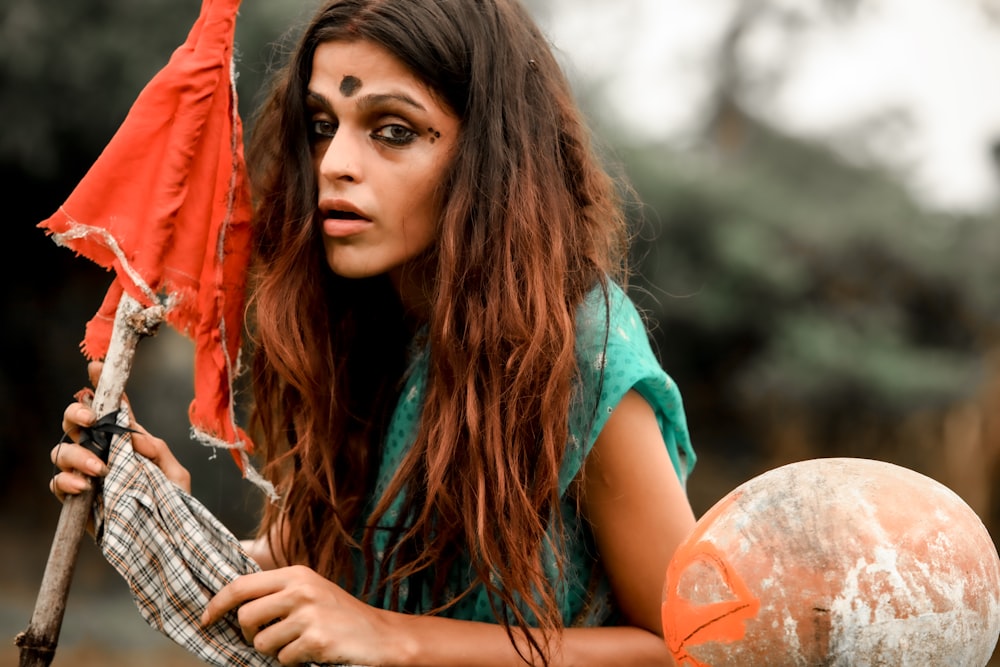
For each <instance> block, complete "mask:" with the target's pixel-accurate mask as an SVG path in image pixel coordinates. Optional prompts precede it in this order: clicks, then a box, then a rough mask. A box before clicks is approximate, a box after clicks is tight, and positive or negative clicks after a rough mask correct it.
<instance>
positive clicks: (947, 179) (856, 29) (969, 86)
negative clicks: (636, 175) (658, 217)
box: [543, 0, 1000, 211]
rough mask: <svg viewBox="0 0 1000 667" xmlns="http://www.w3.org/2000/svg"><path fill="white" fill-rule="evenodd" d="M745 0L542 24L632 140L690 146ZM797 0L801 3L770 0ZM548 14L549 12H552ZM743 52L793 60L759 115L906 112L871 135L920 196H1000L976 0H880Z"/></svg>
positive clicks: (841, 128) (987, 37)
mask: <svg viewBox="0 0 1000 667" xmlns="http://www.w3.org/2000/svg"><path fill="white" fill-rule="evenodd" d="M741 1H743V0H618V1H616V2H608V1H607V0H548V2H547V3H546V4H547V7H548V9H547V10H546V11H548V12H549V16H550V17H551V18H553V19H555V18H557V19H558V20H551V21H547V22H546V29H547V30H548V32H549V35H550V36H551V37H552V39H553V41H554V42H555V44H556V46H557V47H558V48H559V49H560V50H561V51H563V54H564V61H565V64H566V65H567V67H568V68H569V69H570V72H571V75H572V76H574V77H584V78H590V77H593V78H596V79H598V80H601V81H603V82H604V83H605V85H606V86H607V88H606V89H605V90H606V93H605V94H606V96H607V99H608V100H609V101H611V102H612V104H613V105H614V108H615V109H616V111H617V114H618V115H619V117H620V118H621V120H622V122H624V123H626V124H628V126H629V129H630V132H632V133H634V134H635V135H636V136H640V137H641V136H651V137H660V138H664V137H665V138H668V139H670V140H672V141H676V142H679V143H682V142H683V141H684V138H685V137H686V136H690V133H691V132H692V131H693V130H694V129H695V127H696V124H697V122H698V121H699V120H701V119H702V113H703V110H704V102H705V99H706V94H707V92H708V89H707V84H708V81H706V78H707V77H705V76H704V74H703V72H704V71H705V69H704V67H705V66H706V64H707V63H708V62H710V61H709V60H708V58H710V57H711V56H712V54H713V52H714V48H715V47H716V45H717V44H718V39H719V36H720V35H721V33H722V29H723V28H724V27H725V25H726V21H727V19H728V18H729V17H730V15H731V13H732V11H733V7H734V6H736V5H735V4H734V3H737V2H741ZM772 2H773V3H775V4H777V3H780V2H785V3H786V4H788V5H797V6H800V7H801V6H802V0H772ZM543 20H544V17H543ZM747 47H748V52H747V56H748V57H749V58H750V60H751V61H752V62H755V63H760V64H762V65H764V67H765V68H766V67H767V66H768V64H773V63H775V62H778V63H788V62H790V63H791V65H790V67H789V69H788V71H787V72H786V78H785V79H783V80H782V82H781V85H780V86H778V87H777V88H775V89H774V90H773V91H771V93H770V94H768V95H767V96H764V97H762V98H761V99H758V100H755V104H756V111H758V112H760V113H763V114H764V115H765V116H766V117H767V118H769V119H770V120H771V121H772V122H775V123H777V124H778V125H779V126H780V127H782V128H783V129H785V130H786V131H790V132H794V133H800V134H803V135H806V136H814V137H818V138H832V139H837V138H838V137H843V135H844V133H845V132H846V131H848V130H849V129H850V128H852V127H854V126H857V125H859V124H860V123H861V122H862V121H863V120H864V119H865V118H867V117H871V116H873V115H875V114H878V113H879V112H881V111H885V110H888V109H891V108H894V107H895V108H905V109H907V110H908V114H909V124H908V125H904V126H902V127H895V128H892V127H890V128H888V129H887V130H886V132H884V133H882V134H880V135H877V136H874V137H872V142H871V145H870V150H872V151H875V153H876V154H879V151H886V150H888V151H891V154H892V155H893V156H894V157H893V158H892V159H891V162H892V163H893V166H895V167H897V168H900V169H902V171H903V173H905V174H906V181H907V183H908V184H909V185H910V186H911V188H912V190H913V192H914V194H915V195H916V196H917V198H918V199H920V200H921V201H923V202H924V203H926V204H928V205H930V206H932V207H936V208H942V209H951V210H972V211H977V210H984V209H986V208H988V207H991V206H996V205H997V204H998V203H1000V171H998V170H997V168H996V167H995V166H994V165H993V164H992V162H991V158H990V155H989V145H990V143H991V142H994V141H1000V24H998V23H991V22H990V20H989V19H988V18H987V16H986V15H985V14H984V13H983V12H982V11H981V9H979V8H978V6H977V5H976V4H975V3H974V2H973V0H877V1H876V2H872V3H870V4H869V5H868V8H867V9H865V10H863V12H862V13H861V14H860V16H859V18H858V19H856V20H852V21H848V22H845V23H841V24H838V23H831V22H829V21H826V20H822V21H819V22H818V23H817V24H816V25H815V27H814V28H813V29H810V30H809V31H807V32H805V33H803V34H802V35H801V36H800V38H799V41H798V42H797V43H796V44H795V47H794V50H790V46H789V44H788V43H787V42H786V41H784V40H782V39H780V37H779V36H778V34H777V33H775V34H773V35H768V34H765V33H763V32H762V33H760V34H757V35H756V37H755V39H753V40H751V41H749V42H748V43H747Z"/></svg>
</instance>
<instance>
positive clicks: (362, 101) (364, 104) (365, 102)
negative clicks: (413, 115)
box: [357, 93, 427, 111]
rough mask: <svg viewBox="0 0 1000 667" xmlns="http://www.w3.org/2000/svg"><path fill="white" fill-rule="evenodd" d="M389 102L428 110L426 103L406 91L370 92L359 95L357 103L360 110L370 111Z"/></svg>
mask: <svg viewBox="0 0 1000 667" xmlns="http://www.w3.org/2000/svg"><path fill="white" fill-rule="evenodd" d="M389 102H401V103H402V104H405V105H407V106H410V107H413V108H414V109H418V110H420V111H427V109H426V108H425V107H424V105H422V104H421V103H420V102H417V101H416V100H415V99H413V98H412V97H410V96H409V95H407V94H406V93H369V94H368V95H363V96H361V97H359V98H358V101H357V104H358V108H359V109H360V110H362V111H368V110H371V109H372V108H374V107H379V106H382V105H384V104H387V103H389Z"/></svg>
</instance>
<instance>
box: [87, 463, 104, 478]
mask: <svg viewBox="0 0 1000 667" xmlns="http://www.w3.org/2000/svg"><path fill="white" fill-rule="evenodd" d="M87 467H88V468H90V472H91V473H92V474H94V475H100V476H101V477H104V476H105V475H107V474H108V466H106V465H104V464H103V463H101V462H100V461H90V462H89V463H88V464H87Z"/></svg>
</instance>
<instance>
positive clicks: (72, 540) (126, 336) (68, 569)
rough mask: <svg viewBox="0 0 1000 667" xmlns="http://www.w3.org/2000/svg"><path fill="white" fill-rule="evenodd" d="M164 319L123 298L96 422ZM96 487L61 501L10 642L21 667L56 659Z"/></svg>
mask: <svg viewBox="0 0 1000 667" xmlns="http://www.w3.org/2000/svg"><path fill="white" fill-rule="evenodd" d="M163 313H164V309H163V307H162V306H153V307H151V308H143V307H142V305H141V304H139V302H138V301H136V300H135V299H133V298H132V297H130V296H129V295H128V294H123V295H122V298H121V301H119V303H118V310H117V312H116V313H115V324H114V329H113V330H112V333H111V341H110V343H109V345H108V353H107V356H106V357H105V360H104V367H103V368H102V369H101V377H100V378H99V380H98V382H97V388H96V390H95V392H94V402H93V405H92V407H93V410H94V413H95V414H96V415H97V418H98V419H100V418H101V417H103V416H105V415H107V414H109V413H111V412H114V411H115V410H117V409H118V408H119V407H121V401H122V396H123V395H124V393H125V383H126V381H127V380H128V376H129V373H131V371H132V359H133V357H134V356H135V348H136V345H137V344H138V342H139V339H140V338H141V337H143V336H149V335H152V334H154V333H155V332H156V329H157V327H158V326H159V324H160V323H161V322H162V321H163ZM95 487H96V485H93V484H92V485H91V488H90V489H88V490H87V491H84V492H83V493H80V494H78V495H75V496H67V497H66V499H65V500H64V501H63V506H62V511H61V513H60V514H59V523H58V524H57V525H56V533H55V536H54V537H53V538H52V548H51V550H50V551H49V560H48V562H47V563H46V564H45V574H44V575H43V576H42V584H41V587H40V588H39V590H38V598H37V599H36V601H35V609H34V612H33V613H32V616H31V622H30V623H29V625H28V628H27V629H26V630H25V631H24V632H22V633H20V634H18V635H17V637H16V638H15V640H14V643H15V644H16V645H17V646H19V647H20V649H21V656H20V658H21V659H20V667H48V665H49V664H50V663H51V662H52V658H53V657H55V652H56V645H57V644H58V642H59V631H60V630H61V629H62V620H63V615H64V614H65V612H66V598H67V596H68V594H69V585H70V581H71V580H72V578H73V569H74V567H75V566H76V558H77V555H78V554H79V552H80V542H81V540H82V539H83V534H84V533H85V532H86V529H87V520H88V519H89V517H90V510H91V507H92V506H93V504H94V498H95V495H96V490H95Z"/></svg>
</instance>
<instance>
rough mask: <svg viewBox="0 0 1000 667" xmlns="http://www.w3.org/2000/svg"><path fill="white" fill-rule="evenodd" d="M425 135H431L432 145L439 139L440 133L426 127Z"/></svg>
mask: <svg viewBox="0 0 1000 667" xmlns="http://www.w3.org/2000/svg"><path fill="white" fill-rule="evenodd" d="M427 134H429V135H431V143H432V144H433V143H434V142H435V141H437V140H438V139H440V138H441V133H440V132H438V131H437V130H435V129H434V128H433V127H428V128H427Z"/></svg>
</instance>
